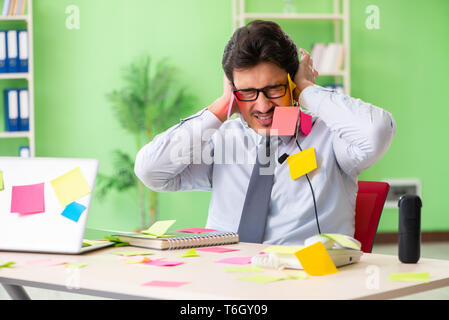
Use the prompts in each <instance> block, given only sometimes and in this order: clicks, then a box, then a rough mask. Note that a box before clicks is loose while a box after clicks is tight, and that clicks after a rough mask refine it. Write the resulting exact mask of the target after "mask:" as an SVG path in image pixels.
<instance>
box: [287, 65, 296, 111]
mask: <svg viewBox="0 0 449 320" xmlns="http://www.w3.org/2000/svg"><path fill="white" fill-rule="evenodd" d="M287 79H288V87H289V88H290V96H291V103H292V105H293V90H295V88H296V84H295V83H294V82H293V81H292V78H291V77H290V73H288V74H287Z"/></svg>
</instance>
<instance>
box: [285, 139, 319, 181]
mask: <svg viewBox="0 0 449 320" xmlns="http://www.w3.org/2000/svg"><path fill="white" fill-rule="evenodd" d="M287 163H288V167H289V169H290V177H291V178H292V180H295V179H297V178H299V177H301V176H303V175H305V174H306V173H309V172H310V171H312V170H315V169H316V168H317V163H316V157H315V149H313V147H311V148H308V149H306V150H304V151H301V152H298V153H295V154H293V155H291V156H289V157H288V158H287Z"/></svg>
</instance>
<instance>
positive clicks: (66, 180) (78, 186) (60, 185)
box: [50, 167, 91, 207]
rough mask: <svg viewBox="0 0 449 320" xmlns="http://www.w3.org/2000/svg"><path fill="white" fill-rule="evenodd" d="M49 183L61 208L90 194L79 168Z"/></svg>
mask: <svg viewBox="0 0 449 320" xmlns="http://www.w3.org/2000/svg"><path fill="white" fill-rule="evenodd" d="M50 183H51V186H52V187H53V190H55V193H56V196H57V197H58V200H59V203H60V204H61V206H62V207H65V206H66V205H68V204H69V203H72V202H73V201H76V200H78V199H80V198H82V197H84V196H85V195H87V194H89V193H90V192H91V190H90V187H89V185H88V184H87V181H86V179H85V178H84V176H83V173H82V172H81V168H80V167H77V168H75V169H73V170H71V171H69V172H67V173H66V174H64V175H62V176H60V177H59V178H56V179H54V180H52V181H50Z"/></svg>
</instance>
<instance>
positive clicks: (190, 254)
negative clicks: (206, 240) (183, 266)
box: [180, 249, 200, 258]
mask: <svg viewBox="0 0 449 320" xmlns="http://www.w3.org/2000/svg"><path fill="white" fill-rule="evenodd" d="M199 256H200V255H199V254H198V253H197V252H196V251H195V249H191V250H189V251H187V252H184V253H183V254H181V255H180V257H183V258H190V257H199Z"/></svg>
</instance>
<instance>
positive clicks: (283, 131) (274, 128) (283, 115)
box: [270, 107, 299, 136]
mask: <svg viewBox="0 0 449 320" xmlns="http://www.w3.org/2000/svg"><path fill="white" fill-rule="evenodd" d="M298 112H299V107H276V108H275V109H274V114H273V122H272V124H271V129H270V134H271V135H278V136H293V135H294V134H295V132H296V124H297V122H298Z"/></svg>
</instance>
